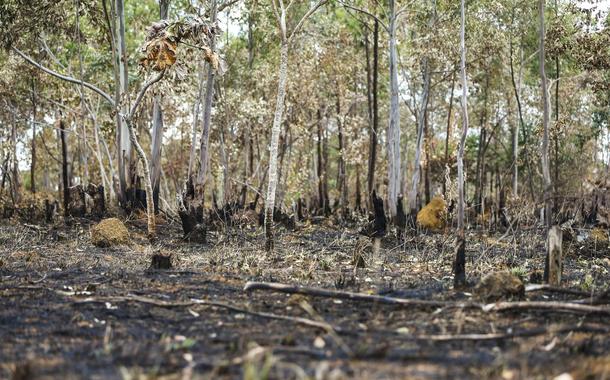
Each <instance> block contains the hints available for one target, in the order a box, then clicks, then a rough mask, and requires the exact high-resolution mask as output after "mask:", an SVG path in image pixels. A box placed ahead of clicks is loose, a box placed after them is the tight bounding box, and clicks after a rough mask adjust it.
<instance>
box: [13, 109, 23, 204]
mask: <svg viewBox="0 0 610 380" xmlns="http://www.w3.org/2000/svg"><path fill="white" fill-rule="evenodd" d="M13 112H14V111H13ZM11 148H12V160H11V161H12V163H13V168H12V171H13V172H12V174H11V177H12V178H11V184H12V186H13V189H12V195H13V199H14V201H15V203H18V202H19V201H20V199H21V173H20V172H19V160H18V159H17V120H16V117H15V114H14V113H13V124H12V128H11Z"/></svg>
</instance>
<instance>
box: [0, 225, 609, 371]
mask: <svg viewBox="0 0 610 380" xmlns="http://www.w3.org/2000/svg"><path fill="white" fill-rule="evenodd" d="M91 223H92V222H90V221H88V220H85V219H79V220H76V219H75V220H71V221H70V223H69V224H70V225H69V226H66V225H63V224H62V225H58V226H51V225H39V226H38V225H23V224H20V223H15V222H8V221H4V222H2V225H0V303H1V304H0V378H11V377H12V378H14V379H56V378H62V379H72V378H89V379H132V378H148V379H154V378H163V379H190V378H192V379H211V378H214V379H216V378H221V379H224V378H226V379H234V378H244V379H265V378H271V379H290V378H311V379H397V378H405V379H454V378H461V379H498V378H503V379H538V378H540V379H547V378H554V377H556V376H558V375H561V374H563V373H571V374H572V376H573V377H574V378H575V379H576V378H586V376H588V375H590V376H591V377H590V378H592V379H597V378H600V379H601V378H603V376H606V378H608V376H610V322H609V318H608V316H603V315H592V314H589V315H584V314H576V313H565V312H564V313H561V312H554V311H550V310H546V311H540V310H527V311H506V312H497V313H493V312H492V313H490V312H484V311H482V310H481V309H459V308H457V309H456V308H451V307H440V308H439V307H421V306H409V307H405V306H398V305H387V304H378V303H372V302H363V301H351V300H345V299H341V300H340V299H333V298H320V297H310V296H296V295H289V294H283V293H277V292H271V291H252V292H245V291H244V290H243V287H244V285H245V283H246V282H247V281H268V282H281V283H286V284H292V285H306V286H313V287H320V288H327V289H341V290H349V291H357V292H363V293H368V294H383V295H388V296H394V297H403V298H411V299H425V300H442V301H470V300H471V298H472V296H471V293H472V286H473V285H474V284H476V282H477V281H478V279H480V278H481V277H482V276H484V275H485V274H487V273H489V272H491V271H495V270H511V271H513V273H517V274H519V275H520V276H522V277H523V278H524V279H526V280H527V279H529V278H530V276H532V275H533V277H536V275H537V274H538V272H539V270H540V269H542V268H543V267H544V266H543V262H544V243H543V240H542V237H541V236H542V231H541V230H539V229H537V228H535V227H531V228H529V229H522V230H521V231H520V232H518V233H516V234H515V233H512V234H501V233H490V232H488V231H483V230H481V231H471V232H470V233H469V234H468V236H467V249H468V252H467V276H468V279H469V281H470V283H471V288H467V289H463V290H460V291H457V290H454V289H453V288H452V276H451V265H452V256H453V247H452V245H453V238H452V236H451V233H450V232H447V233H438V234H429V233H423V232H422V233H420V234H418V235H417V236H415V237H410V238H408V239H407V241H406V242H405V243H404V244H400V243H399V242H398V241H397V240H396V239H393V238H391V237H386V238H385V239H384V241H383V247H382V252H381V256H382V257H383V260H384V263H383V265H382V266H381V267H379V266H376V265H374V264H373V265H372V263H371V261H372V260H371V258H370V257H369V254H368V252H369V251H370V242H369V239H368V238H365V237H362V236H360V235H358V233H357V231H358V229H357V228H356V227H355V226H354V227H353V228H350V227H344V226H337V225H333V224H331V223H324V224H321V225H309V224H306V225H303V226H301V228H300V229H299V230H298V231H296V232H289V231H282V232H280V233H279V234H278V236H277V245H276V250H275V252H274V253H273V254H267V253H265V252H264V251H262V250H261V247H263V246H264V244H263V243H264V236H263V233H262V231H261V230H260V229H256V228H254V227H252V228H235V227H234V228H223V229H221V230H220V231H211V232H209V233H208V243H207V244H193V243H187V242H184V241H182V240H181V239H180V236H181V229H180V225H179V223H176V222H170V221H161V223H160V225H159V228H158V231H159V232H160V236H159V239H158V241H157V242H156V243H155V245H154V246H152V247H150V246H149V245H148V243H147V241H146V239H145V234H146V233H145V221H144V220H141V219H135V220H128V221H127V223H126V224H127V227H128V228H129V230H130V234H131V237H132V242H131V244H130V245H129V246H122V247H115V248H98V247H95V246H93V245H92V244H91V242H90V237H89V229H90V226H91ZM567 250H568V251H569V253H568V255H567V258H566V262H565V267H564V272H563V279H562V281H563V286H564V287H566V288H572V289H575V290H579V291H586V292H594V293H596V294H597V293H599V292H601V291H603V290H604V289H608V284H609V283H610V274H609V273H610V256H609V252H608V250H607V249H606V248H603V247H602V248H599V249H598V248H595V249H589V248H582V247H577V246H573V247H569V248H568V249H567ZM153 255H165V256H171V262H172V269H169V270H155V269H151V257H152V256H153ZM360 255H362V256H363V257H364V259H365V262H366V264H367V265H366V266H365V267H364V268H359V267H358V265H354V264H355V263H360V264H361V261H362V260H359V256H360ZM526 297H527V298H528V299H529V300H542V301H550V300H564V301H565V300H573V299H576V298H580V297H578V296H576V295H574V294H564V293H557V292H544V291H535V292H528V293H527V295H526ZM151 300H152V301H151ZM198 300H202V301H213V302H219V303H224V304H229V305H232V306H235V307H237V308H238V309H229V308H226V307H219V306H211V305H209V303H207V304H206V303H201V302H198ZM239 309H243V310H247V311H255V312H264V313H273V314H275V315H281V316H290V317H302V318H307V319H310V320H315V321H318V322H322V323H325V324H328V325H331V326H334V328H335V330H332V329H330V328H321V327H311V326H306V325H303V324H300V323H297V322H295V320H279V319H270V318H266V317H261V316H260V315H258V316H257V315H252V314H248V313H246V312H243V310H242V311H239ZM561 326H575V327H576V326H589V327H591V328H592V329H593V330H594V331H595V332H569V331H565V330H562V332H557V331H556V330H555V331H554V329H555V328H556V327H561ZM545 328H547V329H548V330H549V331H548V332H546V333H542V334H537V335H535V336H529V337H511V336H508V337H500V338H497V339H476V340H469V339H467V338H466V337H465V335H464V334H475V333H476V334H491V333H508V334H511V333H518V332H523V331H529V330H535V329H545ZM448 335H450V336H454V338H455V339H448V340H446V341H442V340H439V339H440V337H442V336H445V337H446V336H448ZM456 336H457V338H456Z"/></svg>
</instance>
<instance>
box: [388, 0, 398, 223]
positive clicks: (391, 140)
mask: <svg viewBox="0 0 610 380" xmlns="http://www.w3.org/2000/svg"><path fill="white" fill-rule="evenodd" d="M389 6H390V13H389V17H390V25H389V34H390V37H389V38H390V43H389V49H390V51H389V61H390V62H389V65H390V120H389V123H388V132H387V151H388V210H389V213H390V219H391V220H392V221H393V222H394V221H395V220H394V219H395V218H396V210H397V203H398V196H399V193H400V187H401V186H400V185H401V180H400V176H401V169H400V166H401V157H400V107H399V89H398V53H397V47H396V28H397V11H396V3H395V0H389Z"/></svg>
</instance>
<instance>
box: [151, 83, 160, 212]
mask: <svg viewBox="0 0 610 380" xmlns="http://www.w3.org/2000/svg"><path fill="white" fill-rule="evenodd" d="M152 122H153V128H152V144H151V156H150V157H151V161H150V174H151V182H152V198H153V203H154V209H155V212H158V211H159V184H160V179H161V144H162V140H163V109H162V107H161V95H159V94H157V95H155V97H154V102H153V117H152Z"/></svg>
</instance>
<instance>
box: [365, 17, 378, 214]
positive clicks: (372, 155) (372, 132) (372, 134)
mask: <svg viewBox="0 0 610 380" xmlns="http://www.w3.org/2000/svg"><path fill="white" fill-rule="evenodd" d="M372 77H373V84H372V102H373V104H372V125H371V126H370V128H369V162H368V164H369V165H368V175H367V199H369V200H370V199H371V194H373V190H375V167H376V163H377V132H378V131H379V100H378V93H377V88H378V82H379V21H377V20H375V25H374V27H373V68H372ZM369 209H371V210H372V209H373V206H372V204H369Z"/></svg>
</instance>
